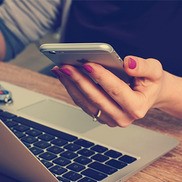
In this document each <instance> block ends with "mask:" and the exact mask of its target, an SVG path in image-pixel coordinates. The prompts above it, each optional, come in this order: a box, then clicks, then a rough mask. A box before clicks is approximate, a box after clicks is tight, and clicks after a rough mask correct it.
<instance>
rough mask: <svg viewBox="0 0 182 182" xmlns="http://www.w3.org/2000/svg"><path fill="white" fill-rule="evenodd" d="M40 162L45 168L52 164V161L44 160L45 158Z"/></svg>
mask: <svg viewBox="0 0 182 182" xmlns="http://www.w3.org/2000/svg"><path fill="white" fill-rule="evenodd" d="M41 162H42V164H44V166H46V167H47V168H49V167H51V166H52V165H53V163H52V162H49V161H46V160H41Z"/></svg>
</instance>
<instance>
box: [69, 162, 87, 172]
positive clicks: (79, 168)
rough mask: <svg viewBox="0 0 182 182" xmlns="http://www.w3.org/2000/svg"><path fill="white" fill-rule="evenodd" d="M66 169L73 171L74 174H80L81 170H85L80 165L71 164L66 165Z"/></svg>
mask: <svg viewBox="0 0 182 182" xmlns="http://www.w3.org/2000/svg"><path fill="white" fill-rule="evenodd" d="M67 168H68V169H70V170H72V171H75V172H80V171H82V170H83V169H85V167H84V166H82V165H80V164H78V163H72V164H70V165H68V166H67Z"/></svg>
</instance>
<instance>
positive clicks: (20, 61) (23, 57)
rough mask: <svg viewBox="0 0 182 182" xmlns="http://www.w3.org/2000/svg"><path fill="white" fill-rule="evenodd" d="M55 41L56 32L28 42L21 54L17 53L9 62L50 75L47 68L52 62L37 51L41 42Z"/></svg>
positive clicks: (56, 40) (56, 39)
mask: <svg viewBox="0 0 182 182" xmlns="http://www.w3.org/2000/svg"><path fill="white" fill-rule="evenodd" d="M57 42H59V37H58V34H57V33H55V34H48V35H46V36H45V37H43V38H42V39H41V40H40V41H39V42H36V43H32V44H30V45H29V46H28V47H26V49H25V50H24V51H23V52H22V53H21V54H19V55H18V56H17V57H16V58H15V59H13V60H11V61H10V62H9V63H10V64H14V65H17V66H20V67H23V68H27V69H30V70H33V71H36V72H40V73H43V74H47V75H52V73H51V72H50V71H49V68H51V67H52V62H51V61H50V60H49V59H48V58H46V57H45V56H44V55H43V54H42V53H41V52H40V51H39V46H40V45H41V44H43V43H57ZM50 66H51V67H50ZM45 68H48V69H45Z"/></svg>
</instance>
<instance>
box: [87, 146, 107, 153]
mask: <svg viewBox="0 0 182 182" xmlns="http://www.w3.org/2000/svg"><path fill="white" fill-rule="evenodd" d="M91 150H93V151H95V152H98V153H103V152H105V151H107V150H108V148H106V147H103V146H101V145H95V146H93V147H92V148H91Z"/></svg>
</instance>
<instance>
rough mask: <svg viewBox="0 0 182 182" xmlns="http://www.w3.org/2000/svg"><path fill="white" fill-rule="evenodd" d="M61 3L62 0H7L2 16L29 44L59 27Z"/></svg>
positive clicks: (0, 7)
mask: <svg viewBox="0 0 182 182" xmlns="http://www.w3.org/2000/svg"><path fill="white" fill-rule="evenodd" d="M63 4H64V3H63ZM61 5H62V1H61V0H5V1H4V3H3V4H2V5H1V6H0V18H1V19H2V20H3V21H4V23H5V25H6V26H7V27H8V28H9V29H10V30H11V31H12V32H13V33H14V34H15V35H16V36H17V37H18V38H19V39H20V40H21V41H22V42H23V44H25V45H27V44H28V43H30V42H33V41H36V40H38V39H39V38H40V37H42V36H43V35H45V34H47V33H48V32H51V31H54V30H56V28H58V26H59V25H60V23H61V20H60V15H61Z"/></svg>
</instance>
